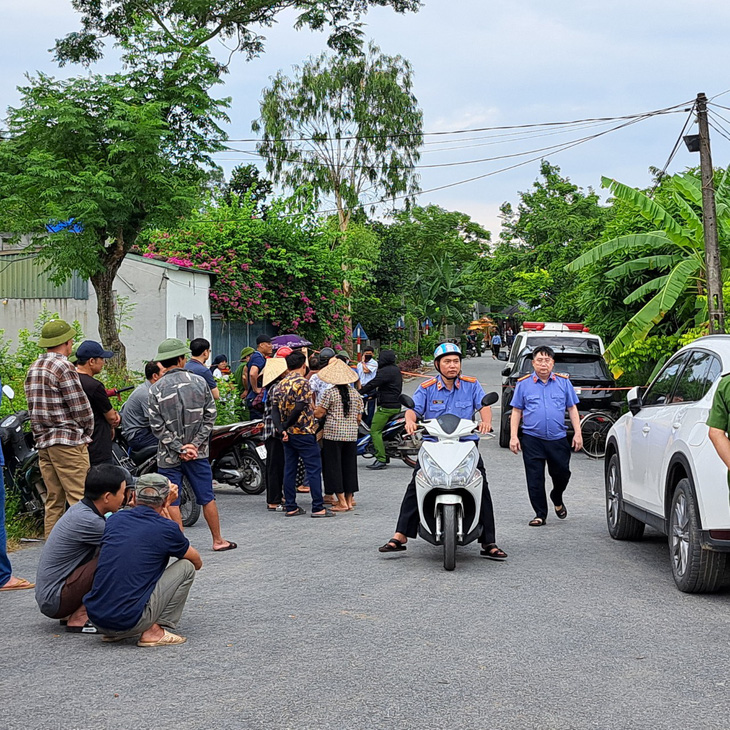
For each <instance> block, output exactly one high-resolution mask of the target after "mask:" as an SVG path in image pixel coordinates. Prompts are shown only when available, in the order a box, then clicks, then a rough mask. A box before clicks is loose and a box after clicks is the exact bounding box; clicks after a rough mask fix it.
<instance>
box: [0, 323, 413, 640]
mask: <svg viewBox="0 0 730 730" xmlns="http://www.w3.org/2000/svg"><path fill="white" fill-rule="evenodd" d="M74 336H75V332H74V330H73V328H72V327H71V326H70V325H68V324H67V323H66V322H63V321H62V320H54V321H52V322H49V323H47V324H46V325H45V326H44V327H43V329H42V332H41V339H40V340H39V343H38V344H39V346H40V347H41V348H43V349H44V350H45V352H44V353H43V354H42V355H41V356H40V357H39V358H38V359H37V360H36V361H35V363H33V365H32V366H31V368H30V369H29V371H28V375H27V378H26V382H25V393H26V398H27V401H28V409H29V413H30V420H31V427H32V432H33V436H34V439H35V444H36V448H37V449H38V457H39V466H40V470H41V475H42V478H43V481H44V483H45V485H46V490H47V498H46V505H45V524H44V527H45V537H46V544H45V546H44V548H43V551H42V554H41V558H40V563H39V566H38V570H37V576H36V582H35V584H32V583H30V582H29V581H27V580H24V579H22V578H18V577H15V576H13V575H12V572H11V570H10V563H9V560H8V558H7V553H6V551H5V534H4V514H2V515H0V521H1V523H2V525H3V533H2V534H0V543H1V545H0V547H1V548H2V552H0V591H9V590H22V589H27V588H33V587H34V585H35V593H36V600H37V603H38V606H39V608H40V609H41V611H42V613H43V614H44V615H46V616H48V617H50V618H53V619H58V620H59V621H60V622H61V624H63V625H65V627H66V631H68V632H72V633H89V634H97V633H98V634H102V635H103V639H104V641H119V640H122V639H125V638H127V637H138V642H137V643H138V645H139V646H145V647H149V646H165V645H173V644H179V643H183V642H184V641H185V638H184V637H182V636H180V635H178V634H176V633H174V629H176V626H177V623H178V621H179V619H180V615H181V613H182V611H183V608H184V605H185V601H186V598H187V595H188V592H189V590H190V586H191V585H192V582H193V579H194V576H195V571H196V570H199V569H200V568H201V567H202V560H201V557H200V554H199V553H198V551H197V550H195V548H193V547H192V546H191V545H190V543H189V541H188V540H187V538H186V537H185V536H184V532H183V526H182V520H181V514H180V507H179V504H180V500H179V494H178V486H177V485H179V484H181V483H182V479H183V477H185V478H186V479H187V480H188V481H189V483H190V485H191V486H192V489H193V491H194V493H195V499H196V501H197V502H198V504H200V505H201V507H202V511H203V515H204V518H205V520H206V522H207V524H208V527H209V529H210V533H211V536H212V540H213V546H212V547H213V551H215V552H224V551H228V550H233V549H235V548H236V547H237V545H236V543H234V542H231V541H229V540H226V539H224V538H223V537H222V535H221V528H220V520H219V515H218V509H217V506H216V501H215V493H214V491H213V476H212V470H211V465H210V462H209V461H208V445H209V440H210V435H211V432H212V429H213V426H214V424H215V420H216V400H217V399H218V398H219V396H220V394H219V383H220V380H221V379H232V380H233V382H234V383H235V385H236V388H237V391H238V394H239V397H240V402H241V406H242V407H243V408H245V409H247V411H248V413H249V414H250V416H251V417H253V418H256V417H260V418H263V420H264V429H265V443H266V452H267V464H266V468H267V509H268V510H269V511H274V512H282V513H283V514H284V515H285V516H286V517H294V516H298V515H303V514H306V510H305V509H303V508H302V507H301V506H299V504H298V502H297V497H298V495H301V493H302V492H309V493H310V495H311V511H310V514H311V517H313V518H323V517H332V516H334V514H335V513H337V512H349V511H351V510H352V509H353V508H354V507H355V504H356V503H355V497H356V494H357V492H358V478H357V463H356V460H357V439H358V430H359V428H360V423H361V420H362V419H365V422H366V423H368V425H369V426H370V430H371V435H372V440H373V444H374V448H375V454H376V459H375V460H374V463H373V464H372V468H385V467H386V465H387V459H386V457H385V450H384V446H383V440H382V429H383V427H384V426H385V424H386V423H387V420H388V417H389V416H390V415H392V410H393V409H396V408H397V409H398V410H400V404H399V402H398V397H399V396H400V392H401V388H402V378H401V373H400V370H399V369H398V368H397V366H396V365H395V353H393V352H392V351H389V350H383V351H382V352H381V355H380V358H379V359H378V360H376V359H375V357H374V351H373V349H372V348H370V347H366V348H365V350H364V352H363V357H362V360H361V361H360V362H358V363H357V364H354V363H353V364H351V363H350V360H349V358H348V356H347V355H346V354H345V353H340V354H336V353H335V352H334V350H332V349H331V348H328V347H325V348H323V349H322V350H321V351H320V352H319V353H316V354H312V355H309V353H308V352H307V351H306V350H305V349H303V348H295V349H292V348H288V347H280V348H278V350H277V351H276V353H274V352H273V349H274V348H273V345H272V342H271V338H270V337H268V336H267V335H259V337H258V338H257V340H256V348H255V349H254V348H252V347H247V348H244V350H243V351H242V352H241V356H240V357H241V361H240V364H239V365H238V367H237V369H236V370H235V371H234V372H233V373H232V372H231V370H230V368H229V367H228V361H227V358H226V357H225V356H223V355H219V356H218V357H216V358H214V359H213V361H212V363H211V364H210V365H208V364H207V363H208V361H209V360H210V359H211V351H210V343H209V342H208V341H207V340H205V339H203V338H197V339H194V340H192V341H191V342H190V344H189V345H187V344H186V343H184V342H182V341H181V340H178V339H175V338H170V339H167V340H165V341H163V342H162V343H160V345H159V347H158V349H157V352H156V353H155V355H154V357H153V358H152V359H151V360H150V361H149V362H148V363H146V365H145V381H144V382H143V383H142V384H141V385H139V386H138V387H137V388H136V389H135V390H134V392H133V393H132V394H131V395H130V397H129V399H128V400H127V402H126V403H125V404H124V407H123V408H122V409H121V413H120V412H117V410H116V409H115V408H114V407H113V405H112V403H111V400H110V397H109V394H108V393H107V390H106V388H105V387H104V385H103V384H102V382H101V381H100V380H98V379H97V376H98V375H99V374H100V373H101V371H102V370H103V368H104V365H105V362H106V361H107V360H108V359H109V358H111V357H112V356H113V353H112V352H111V351H108V350H105V349H104V348H103V347H102V346H101V345H100V344H99V343H98V342H93V341H90V340H87V341H84V342H82V343H81V344H80V345H78V347H75V346H74ZM374 394H377V399H378V406H377V408H376V403H375V398H374V397H373V395H374ZM366 398H367V399H368V402H367V403H366V402H365V399H366ZM117 428H120V429H121V431H122V434H123V437H124V440H125V441H126V444H127V445H128V446H129V448H130V449H132V450H134V451H141V450H144V449H150V450H151V452H152V453H154V452H155V451H156V461H157V473H155V474H146V475H144V476H141V477H139V478H138V479H136V480H133V479H132V477H131V475H130V474H129V472H127V470H126V469H124V468H123V467H122V466H120V465H119V462H118V460H116V459H115V457H114V452H113V447H112V444H113V440H114V438H115V429H117ZM1 454H2V452H1V451H0V457H1ZM323 483H324V493H323V491H322V485H323ZM0 487H2V479H1V477H0ZM0 492H2V493H0V497H2V505H3V508H4V503H5V500H4V491H2V490H0ZM171 558H175V559H176V560H175V561H174V562H172V563H171V562H170V559H171Z"/></svg>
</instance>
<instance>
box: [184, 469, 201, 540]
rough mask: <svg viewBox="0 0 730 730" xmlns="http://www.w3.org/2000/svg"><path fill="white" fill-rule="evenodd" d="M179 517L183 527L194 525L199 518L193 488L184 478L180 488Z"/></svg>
mask: <svg viewBox="0 0 730 730" xmlns="http://www.w3.org/2000/svg"><path fill="white" fill-rule="evenodd" d="M180 517H181V518H182V523H183V527H190V526H192V525H194V524H195V523H196V522H197V521H198V519H199V518H200V505H199V504H198V503H197V501H196V500H195V492H193V487H192V485H191V484H190V482H189V481H188V478H187V477H185V476H184V477H183V478H182V486H181V487H180Z"/></svg>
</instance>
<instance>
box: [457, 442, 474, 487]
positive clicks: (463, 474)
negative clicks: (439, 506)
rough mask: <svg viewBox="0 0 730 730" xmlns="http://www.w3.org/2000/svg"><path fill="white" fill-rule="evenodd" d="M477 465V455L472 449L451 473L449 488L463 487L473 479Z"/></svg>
mask: <svg viewBox="0 0 730 730" xmlns="http://www.w3.org/2000/svg"><path fill="white" fill-rule="evenodd" d="M478 463H479V454H478V453H477V450H476V449H472V450H471V451H470V452H469V453H468V454H467V455H466V456H465V457H464V460H463V461H462V462H461V464H459V466H457V467H456V469H454V471H453V472H451V486H453V487H464V486H466V485H467V484H468V483H469V482H470V481H471V480H472V479H473V478H474V472H475V470H476V468H477V464H478Z"/></svg>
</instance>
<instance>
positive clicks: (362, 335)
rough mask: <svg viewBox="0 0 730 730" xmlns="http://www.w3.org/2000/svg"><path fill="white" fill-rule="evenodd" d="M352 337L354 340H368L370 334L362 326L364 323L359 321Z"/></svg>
mask: <svg viewBox="0 0 730 730" xmlns="http://www.w3.org/2000/svg"><path fill="white" fill-rule="evenodd" d="M352 339H353V340H367V339H368V335H367V332H365V330H364V329H363V328H362V325H361V324H360V323H359V322H358V323H357V324H356V325H355V329H354V330H352Z"/></svg>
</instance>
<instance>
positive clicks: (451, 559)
mask: <svg viewBox="0 0 730 730" xmlns="http://www.w3.org/2000/svg"><path fill="white" fill-rule="evenodd" d="M441 516H442V519H443V522H442V524H443V531H444V570H453V569H454V568H455V567H456V529H457V525H456V505H455V504H445V505H444V506H443V507H442V508H441Z"/></svg>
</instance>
